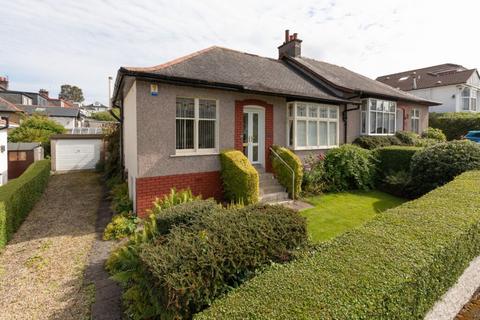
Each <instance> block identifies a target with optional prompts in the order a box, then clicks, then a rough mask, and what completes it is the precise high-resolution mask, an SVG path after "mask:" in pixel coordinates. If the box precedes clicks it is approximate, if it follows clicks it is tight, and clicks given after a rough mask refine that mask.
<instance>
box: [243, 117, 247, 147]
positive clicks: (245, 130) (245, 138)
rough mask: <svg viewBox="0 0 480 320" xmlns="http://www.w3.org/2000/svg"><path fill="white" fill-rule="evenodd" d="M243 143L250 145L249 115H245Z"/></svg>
mask: <svg viewBox="0 0 480 320" xmlns="http://www.w3.org/2000/svg"><path fill="white" fill-rule="evenodd" d="M243 143H248V113H244V114H243Z"/></svg>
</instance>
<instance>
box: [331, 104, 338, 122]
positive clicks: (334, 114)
mask: <svg viewBox="0 0 480 320" xmlns="http://www.w3.org/2000/svg"><path fill="white" fill-rule="evenodd" d="M330 119H337V108H336V107H331V108H330Z"/></svg>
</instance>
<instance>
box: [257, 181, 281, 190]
mask: <svg viewBox="0 0 480 320" xmlns="http://www.w3.org/2000/svg"><path fill="white" fill-rule="evenodd" d="M259 184H260V188H264V187H273V186H280V185H281V184H280V183H278V181H277V180H275V179H269V180H263V181H260V183H259Z"/></svg>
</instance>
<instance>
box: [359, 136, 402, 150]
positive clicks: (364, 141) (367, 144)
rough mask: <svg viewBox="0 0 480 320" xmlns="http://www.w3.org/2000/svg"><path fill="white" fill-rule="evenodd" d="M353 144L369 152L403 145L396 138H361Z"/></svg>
mask: <svg viewBox="0 0 480 320" xmlns="http://www.w3.org/2000/svg"><path fill="white" fill-rule="evenodd" d="M352 143H353V144H355V145H357V146H359V147H362V148H364V149H368V150H373V149H377V148H382V147H388V146H392V145H401V144H402V142H401V141H400V140H399V139H398V138H397V137H396V136H359V137H358V138H356V139H355V140H354V141H353V142H352Z"/></svg>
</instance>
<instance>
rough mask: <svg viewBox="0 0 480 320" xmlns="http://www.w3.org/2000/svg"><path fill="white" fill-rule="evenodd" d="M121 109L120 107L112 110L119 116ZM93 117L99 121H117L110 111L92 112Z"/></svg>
mask: <svg viewBox="0 0 480 320" xmlns="http://www.w3.org/2000/svg"><path fill="white" fill-rule="evenodd" d="M118 111H119V110H118V109H112V112H113V113H115V115H117V117H118V116H119V112H118ZM91 118H92V119H94V120H98V121H112V122H117V119H115V118H114V117H113V116H112V115H111V114H110V111H100V112H95V113H92V115H91Z"/></svg>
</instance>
